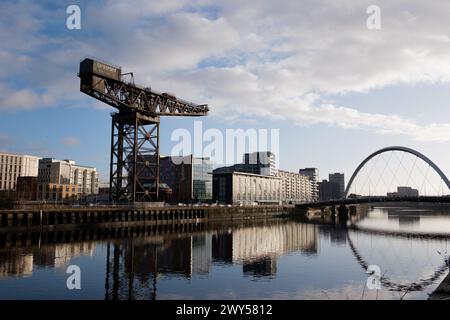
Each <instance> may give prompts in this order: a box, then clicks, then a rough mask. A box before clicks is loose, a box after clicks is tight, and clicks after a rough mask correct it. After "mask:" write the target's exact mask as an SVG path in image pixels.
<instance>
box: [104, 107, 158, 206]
mask: <svg viewBox="0 0 450 320" xmlns="http://www.w3.org/2000/svg"><path fill="white" fill-rule="evenodd" d="M158 198H159V117H150V116H146V115H143V114H141V113H139V112H124V111H120V112H118V113H114V114H113V115H112V130H111V163H110V200H111V201H114V202H146V201H158Z"/></svg>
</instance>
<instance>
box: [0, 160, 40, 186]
mask: <svg viewBox="0 0 450 320" xmlns="http://www.w3.org/2000/svg"><path fill="white" fill-rule="evenodd" d="M39 159H40V158H39V157H35V156H30V155H23V154H14V153H7V152H0V190H16V186H17V178H18V177H37V175H38V163H39Z"/></svg>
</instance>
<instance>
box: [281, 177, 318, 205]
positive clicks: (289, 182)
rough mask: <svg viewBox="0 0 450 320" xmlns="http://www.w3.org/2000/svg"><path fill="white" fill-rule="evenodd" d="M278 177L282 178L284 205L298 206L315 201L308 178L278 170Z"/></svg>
mask: <svg viewBox="0 0 450 320" xmlns="http://www.w3.org/2000/svg"><path fill="white" fill-rule="evenodd" d="M277 177H280V178H281V199H282V202H283V203H288V204H289V203H291V204H296V203H302V202H312V201H313V199H314V197H313V196H314V194H313V189H312V185H311V180H310V179H309V177H308V176H305V175H302V174H299V173H294V172H288V171H283V170H278V173H277Z"/></svg>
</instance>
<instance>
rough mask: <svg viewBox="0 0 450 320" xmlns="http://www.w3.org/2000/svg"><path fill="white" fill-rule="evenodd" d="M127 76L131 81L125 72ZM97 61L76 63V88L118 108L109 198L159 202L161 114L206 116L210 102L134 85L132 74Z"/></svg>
mask: <svg viewBox="0 0 450 320" xmlns="http://www.w3.org/2000/svg"><path fill="white" fill-rule="evenodd" d="M127 74H131V81H129V82H127V81H124V80H123V76H125V75H127ZM127 74H122V69H121V68H120V67H117V66H113V65H111V64H107V63H104V62H101V61H99V60H97V59H91V58H86V59H84V60H83V61H81V62H80V70H79V73H78V76H79V77H80V91H81V92H84V93H85V94H87V95H89V96H91V97H93V98H95V99H98V100H100V101H102V102H104V103H106V104H108V105H110V106H112V107H114V108H116V109H118V112H114V113H112V114H111V116H112V128H111V162H110V200H111V201H118V202H122V201H128V202H145V201H158V200H159V184H160V181H159V123H160V117H161V116H190V117H192V116H194V117H196V116H205V115H207V114H208V111H209V108H208V105H206V104H202V105H198V104H194V103H192V102H188V101H185V100H181V99H178V98H177V97H176V96H175V95H174V94H170V93H159V92H156V91H154V90H152V89H150V88H143V87H140V86H137V85H135V84H134V79H133V74H132V73H127Z"/></svg>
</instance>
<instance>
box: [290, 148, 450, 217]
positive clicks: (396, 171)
mask: <svg viewBox="0 0 450 320" xmlns="http://www.w3.org/2000/svg"><path fill="white" fill-rule="evenodd" d="M397 201H412V202H430V203H432V202H445V203H450V180H449V179H448V178H447V176H446V175H445V174H444V172H443V171H442V170H441V169H440V168H439V167H438V166H437V165H436V164H435V163H434V162H433V161H432V160H431V159H430V158H428V157H427V156H425V155H424V154H422V153H420V152H418V151H416V150H414V149H411V148H407V147H402V146H391V147H386V148H382V149H380V150H377V151H375V152H373V153H372V154H370V155H369V156H367V157H366V158H365V159H364V160H363V161H362V162H361V163H360V164H359V165H358V166H357V167H356V169H355V171H354V172H353V174H352V176H351V177H350V180H349V182H348V184H347V186H346V188H345V192H344V193H343V194H342V195H341V196H340V197H336V198H335V199H331V200H326V201H318V202H312V203H304V204H299V205H297V207H300V208H307V207H309V208H313V207H316V208H317V207H322V206H335V205H340V204H344V205H346V204H347V205H350V204H363V203H373V202H397Z"/></svg>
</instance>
